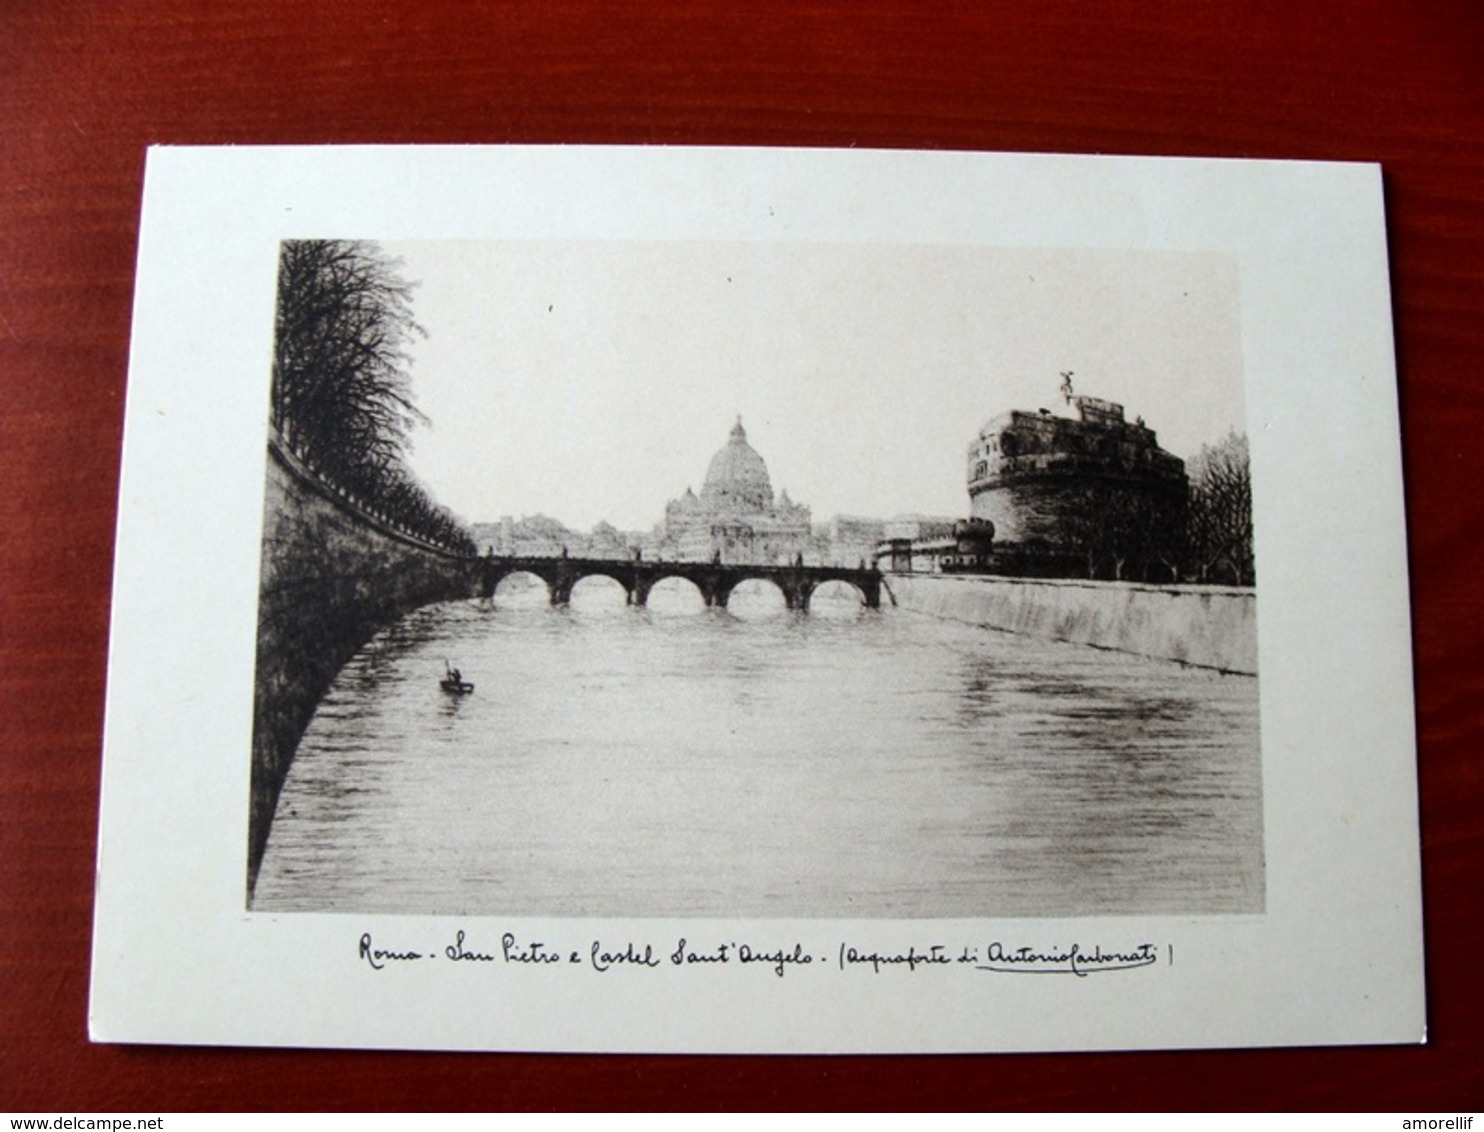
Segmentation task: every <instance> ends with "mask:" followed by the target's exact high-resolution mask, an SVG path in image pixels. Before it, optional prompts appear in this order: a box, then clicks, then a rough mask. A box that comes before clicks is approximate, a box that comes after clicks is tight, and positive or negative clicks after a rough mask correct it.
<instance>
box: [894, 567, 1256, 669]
mask: <svg viewBox="0 0 1484 1132" xmlns="http://www.w3.org/2000/svg"><path fill="white" fill-rule="evenodd" d="M885 581H886V584H887V588H888V589H889V590H890V591H891V594H892V596H893V597H894V598H895V599H896V602H897V604H898V605H900V606H901V607H902V608H904V609H911V610H916V611H917V612H920V613H927V614H931V615H932V616H934V617H942V618H945V619H947V620H951V621H964V622H967V623H969V624H971V625H982V626H985V627H987V628H992V629H1004V630H1006V631H1008V632H1011V633H1025V634H1027V635H1028V636H1033V637H1041V638H1043V639H1045V640H1051V641H1069V642H1071V643H1074V644H1081V645H1093V646H1095V647H1097V648H1103V649H1115V650H1117V651H1119V652H1127V653H1134V654H1136V655H1138V656H1147V657H1154V658H1157V659H1160V660H1174V661H1179V662H1181V663H1182V664H1191V665H1196V666H1198V667H1201V668H1215V669H1219V670H1221V671H1223V672H1236V673H1243V674H1245V675H1251V676H1255V675H1257V593H1256V591H1255V590H1253V589H1250V588H1246V587H1241V588H1238V587H1232V586H1149V585H1138V584H1134V583H1129V582H1092V581H1061V580H1056V581H1052V580H1047V579H1034V580H1032V579H1027V578H998V577H985V576H977V575H976V576H969V575H946V574H888V575H886V578H885Z"/></svg>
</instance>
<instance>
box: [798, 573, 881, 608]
mask: <svg viewBox="0 0 1484 1132" xmlns="http://www.w3.org/2000/svg"><path fill="white" fill-rule="evenodd" d="M826 586H831V587H836V586H843V587H845V588H846V589H848V590H851V591H853V592H854V593H855V594H856V595H857V596H858V597H859V598H860V603H861V605H862V607H869V606H870V605H871V595H870V594H869V593H867V592H866V587H865V586H864V585H863V584H862V583H861V582H859V581H857V580H856V579H854V578H844V577H831V576H828V575H826V576H823V577H818V578H809V579H803V580H801V582H800V586H799V588H800V591H801V593H802V595H803V605H802V606H800V608H801V609H808V608H810V604H811V603H812V602H813V600H814V595H815V594H817V593H818V592H819V591H820V590H821V589H823V588H824V587H826ZM878 601H879V595H878Z"/></svg>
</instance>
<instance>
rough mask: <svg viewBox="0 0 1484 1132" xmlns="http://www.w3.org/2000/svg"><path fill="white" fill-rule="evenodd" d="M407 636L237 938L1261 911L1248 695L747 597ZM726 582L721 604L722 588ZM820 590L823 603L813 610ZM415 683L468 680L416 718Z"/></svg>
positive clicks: (666, 590) (454, 617) (499, 620)
mask: <svg viewBox="0 0 1484 1132" xmlns="http://www.w3.org/2000/svg"><path fill="white" fill-rule="evenodd" d="M521 580H522V579H515V580H513V581H514V582H515V583H516V584H515V585H512V583H511V582H507V583H505V584H504V585H503V586H502V587H501V590H500V592H499V594H498V595H497V597H496V602H495V604H494V605H493V606H490V605H488V604H484V605H482V604H481V603H478V602H474V601H470V602H463V603H450V604H444V605H437V606H430V607H428V608H425V609H421V610H419V611H417V612H415V613H413V614H412V615H410V616H409V617H407V618H405V619H404V620H403V621H401V622H400V623H399V624H397V625H395V626H394V627H392V628H391V629H389V630H387V631H386V632H383V633H382V634H381V635H379V636H378V637H377V638H376V639H375V640H373V641H372V642H370V643H369V644H368V645H367V646H366V647H365V648H364V649H363V650H361V652H360V653H359V654H358V655H357V656H356V657H355V658H354V659H353V660H352V661H351V662H350V663H349V664H348V665H347V666H346V667H345V669H344V670H343V671H342V672H341V673H340V675H339V676H338V678H337V679H336V681H335V683H334V686H333V687H332V688H331V690H330V692H329V694H328V695H327V696H326V698H325V700H324V701H323V703H322V704H321V705H320V707H319V710H318V712H317V713H316V715H315V718H314V720H313V722H312V723H311V724H310V726H309V728H308V730H307V731H306V733H305V735H304V738H303V740H302V742H301V743H300V746H299V750H298V753H297V756H296V758H295V761H294V764H293V767H292V769H291V770H290V773H289V776H288V779H287V781H286V783H285V785H284V790H283V793H282V796H281V798H280V801H279V805H278V813H277V816H276V818H275V821H274V824H273V829H272V833H271V836H270V838H269V842H268V848H267V852H266V855H265V858H264V861H263V866H262V869H261V872H260V875H259V879H258V884H257V889H256V895H255V898H254V902H253V907H254V909H256V910H261V911H321V912H384V913H429V914H449V915H495V914H503V915H550V916H605V917H606V916H621V917H636V916H665V917H745V918H760V917H789V918H793V917H811V918H812V917H851V918H906V917H952V918H959V917H973V918H984V917H1006V916H1068V915H1099V914H1149V913H1221V912H1256V911H1261V910H1262V907H1263V852H1262V797H1261V781H1260V758H1259V750H1258V719H1257V681H1256V679H1253V678H1251V677H1242V676H1230V675H1222V674H1219V673H1214V672H1207V671H1202V670H1197V669H1190V668H1184V667H1182V666H1180V665H1177V664H1173V663H1168V662H1163V661H1153V660H1143V659H1139V658H1135V657H1130V656H1126V655H1123V654H1120V653H1114V652H1107V651H1100V650H1096V649H1092V648H1086V647H1083V646H1077V645H1065V644H1057V643H1051V642H1045V641H1039V640H1035V639H1032V638H1028V637H1022V636H1016V635H1013V634H1008V633H999V632H993V631H989V630H984V629H977V628H973V627H970V626H966V625H961V624H957V623H953V622H946V621H938V620H934V619H931V618H928V617H925V616H922V615H919V614H913V613H908V612H905V611H901V610H882V611H871V610H863V609H861V608H860V607H859V602H858V600H857V599H856V598H855V597H853V596H852V593H851V592H847V593H844V594H836V595H834V596H833V597H831V596H830V595H827V594H820V595H817V596H816V598H815V600H814V603H813V608H812V609H811V611H810V612H809V613H808V614H796V613H791V612H788V611H786V610H784V609H783V608H782V599H781V596H780V595H779V594H778V593H777V591H776V590H771V591H770V590H769V589H768V588H767V587H766V584H765V583H757V584H758V585H760V586H762V587H763V588H762V589H761V590H759V591H756V592H753V591H750V590H748V589H745V588H741V589H739V591H738V592H737V593H736V594H734V596H733V599H732V602H731V609H730V610H726V611H724V610H707V609H704V608H701V603H700V599H699V595H698V594H696V592H695V591H694V590H693V589H691V588H690V587H689V586H688V584H686V583H683V582H680V581H678V580H674V581H672V582H669V583H663V584H662V585H661V586H659V587H656V590H655V592H654V594H652V595H651V599H650V606H649V608H648V609H638V608H626V607H625V606H624V604H623V593H622V590H621V589H619V588H618V587H617V585H616V584H615V583H609V582H607V581H606V580H605V579H590V580H588V581H584V582H582V583H580V584H579V586H578V588H577V590H576V592H575V594H574V596H573V602H572V605H571V606H570V607H569V608H565V609H552V608H549V607H548V606H547V605H546V593H545V589H544V588H543V587H539V586H531V587H529V588H526V589H521V588H520V587H519V583H520V581H521ZM748 585H749V586H750V585H752V584H751V583H749V584H748ZM842 588H843V587H842ZM445 659H447V660H450V661H452V662H453V663H454V664H455V665H457V666H458V667H459V668H460V669H461V670H462V672H463V675H464V679H465V680H468V681H472V682H473V683H474V684H475V690H474V692H473V693H472V694H470V695H467V696H462V697H455V696H451V695H448V694H447V693H444V692H442V691H440V689H439V687H438V680H439V678H440V677H441V676H442V675H443V666H444V661H445Z"/></svg>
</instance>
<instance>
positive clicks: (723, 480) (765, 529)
mask: <svg viewBox="0 0 1484 1132" xmlns="http://www.w3.org/2000/svg"><path fill="white" fill-rule="evenodd" d="M646 553H650V554H654V555H657V556H662V557H670V558H675V559H677V560H681V561H693V562H702V561H708V560H710V559H712V558H719V559H720V560H721V561H723V562H734V563H774V562H789V561H792V560H794V559H795V558H796V557H798V556H800V555H802V556H804V557H805V558H806V559H812V558H814V557H815V556H816V555H817V553H818V548H817V546H816V544H815V541H814V538H813V531H812V528H811V522H810V513H809V508H808V507H806V506H804V505H803V504H801V503H795V502H793V501H792V500H791V499H789V497H788V492H787V491H785V492H783V493H782V494H781V495H780V496H779V497H778V499H777V501H776V502H775V501H774V498H773V485H772V482H771V481H770V479H769V477H768V466H767V464H766V463H764V461H763V458H762V457H761V456H759V455H758V453H757V452H756V451H755V450H754V449H753V447H752V446H751V445H750V444H748V443H747V431H746V430H745V429H744V428H743V427H742V418H741V417H738V418H737V423H736V425H734V426H733V428H732V431H731V434H730V436H729V437H728V439H727V443H726V444H725V445H724V446H723V447H722V448H721V450H720V451H718V452H717V453H716V455H715V456H713V457H712V458H711V464H710V466H709V467H708V468H707V469H706V479H705V482H704V483H703V484H702V485H701V493H700V495H696V494H695V493H694V492H693V491H691V489H690V488H686V489H685V494H684V495H681V496H680V497H679V498H678V499H672V500H671V501H670V502H669V503H667V504H666V505H665V517H664V519H662V520H661V521H660V523H659V524H658V525H657V526H656V528H655V537H654V540H653V542H652V543H650V544H649V546H648V547H647V548H646Z"/></svg>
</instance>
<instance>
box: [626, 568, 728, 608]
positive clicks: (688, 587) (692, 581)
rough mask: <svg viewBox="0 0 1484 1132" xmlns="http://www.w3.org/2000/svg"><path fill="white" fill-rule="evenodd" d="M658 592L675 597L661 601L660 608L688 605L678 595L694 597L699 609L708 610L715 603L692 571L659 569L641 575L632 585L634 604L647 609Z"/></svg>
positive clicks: (702, 582) (709, 591) (707, 588)
mask: <svg viewBox="0 0 1484 1132" xmlns="http://www.w3.org/2000/svg"><path fill="white" fill-rule="evenodd" d="M656 591H658V592H659V593H660V594H661V595H664V594H665V593H666V592H669V593H671V594H674V595H676V598H677V600H675V601H667V600H662V602H661V605H662V606H673V605H675V604H689V603H688V602H686V601H684V600H683V599H680V598H679V595H681V594H685V595H686V596H687V597H689V596H690V595H694V597H695V598H696V599H697V600H698V601H699V603H700V605H701V608H703V609H709V608H710V607H711V606H712V604H714V601H715V595H714V593H713V592H712V590H711V589H710V588H709V587H708V586H706V584H705V583H704V581H703V580H702V579H701V578H699V577H697V576H696V574H695V571H693V570H683V569H672V570H666V569H664V568H661V569H659V570H656V571H654V572H652V573H646V574H644V575H641V576H640V577H639V578H638V579H637V581H636V582H635V584H634V603H635V604H636V605H641V606H645V607H649V604H650V600H651V598H652V597H653V596H654V594H655V592H656Z"/></svg>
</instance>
